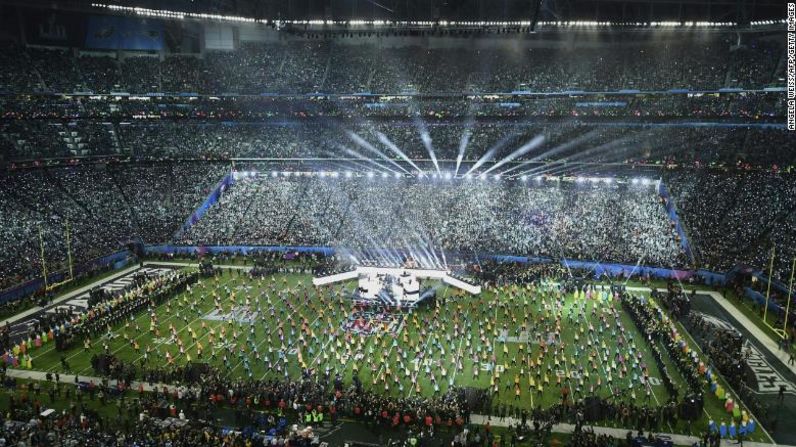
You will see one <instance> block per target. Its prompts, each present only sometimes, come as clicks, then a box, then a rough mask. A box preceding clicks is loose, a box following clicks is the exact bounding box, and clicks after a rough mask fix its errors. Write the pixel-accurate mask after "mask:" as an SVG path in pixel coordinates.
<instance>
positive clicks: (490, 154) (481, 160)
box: [464, 134, 514, 175]
mask: <svg viewBox="0 0 796 447" xmlns="http://www.w3.org/2000/svg"><path fill="white" fill-rule="evenodd" d="M513 137H514V135H513V134H512V135H507V136H505V137H503V138H501V139H500V141H498V142H497V143H495V144H494V145H493V146H492V147H491V148H489V150H488V151H486V153H485V154H484V155H483V156H481V158H479V159H478V161H476V162H475V164H474V165H473V166H471V167H470V169H469V170H468V171H467V172H465V173H464V175H467V174H471V173H472V172H473V171H475V170H476V169H478V168H480V167H481V165H483V164H484V163H486V162H487V161H489V160H491V159H492V157H494V156H495V154H496V153H497V151H499V150H500V149H503V147H504V146H506V144H508V142H509V140H510V139H511V138H513Z"/></svg>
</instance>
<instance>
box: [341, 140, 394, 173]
mask: <svg viewBox="0 0 796 447" xmlns="http://www.w3.org/2000/svg"><path fill="white" fill-rule="evenodd" d="M340 149H342V150H343V151H345V153H347V154H349V155H351V156H354V157H356V158H358V159H360V160H362V161H366V162H368V163H371V164H373V165H376V166H378V167H379V168H381V169H384V170H385V171H390V172H392V173H393V174H395V173H397V172H398V171H396V170H395V169H392V168H390V167H389V166H385V165H383V164H381V163H379V162H377V161H376V160H373V159H370V158H368V157H366V156H364V155H362V154H360V153H358V152H356V151H354V150H352V149H349V148H347V147H343V146H340Z"/></svg>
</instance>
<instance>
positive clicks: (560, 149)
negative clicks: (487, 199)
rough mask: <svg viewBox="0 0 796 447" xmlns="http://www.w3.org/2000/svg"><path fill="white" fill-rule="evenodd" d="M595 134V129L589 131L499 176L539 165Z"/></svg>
mask: <svg viewBox="0 0 796 447" xmlns="http://www.w3.org/2000/svg"><path fill="white" fill-rule="evenodd" d="M597 132H598V131H597V130H596V129H595V130H591V131H589V132H586V133H585V134H583V135H581V136H579V137H576V138H574V139H572V140H570V141H567V142H566V143H564V144H559V145H558V146H556V147H554V148H551V149H550V150H548V151H546V152H544V153H542V154H539V155H537V156H536V157H533V158H532V159H530V160H528V161H525V162H522V163H520V164H518V165H516V166H513V167H511V168H509V169H507V170H505V171H503V172H501V174H500V175H503V174H507V173H509V172H511V171H513V170H515V169H519V168H522V167H523V166H528V165H529V164H532V163H539V162H540V161H541V160H543V159H545V158H550V156H551V155H555V154H559V153H561V152H563V151H565V150H567V149H570V148H572V147H575V146H577V145H579V144H581V143H583V142H584V141H587V140H589V139H590V138H592V137H593V136H594V135H595V134H597ZM532 171H533V169H532V170H531V172H532ZM528 173H529V172H528V171H526V172H523V173H520V174H518V175H522V174H528Z"/></svg>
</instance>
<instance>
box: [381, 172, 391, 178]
mask: <svg viewBox="0 0 796 447" xmlns="http://www.w3.org/2000/svg"><path fill="white" fill-rule="evenodd" d="M388 175H389V174H387V173H386V172H382V173H381V178H387V176H388Z"/></svg>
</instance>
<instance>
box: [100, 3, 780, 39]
mask: <svg viewBox="0 0 796 447" xmlns="http://www.w3.org/2000/svg"><path fill="white" fill-rule="evenodd" d="M533 3H535V4H536V7H535V8H533V14H532V16H531V17H529V18H525V19H519V20H504V21H494V20H491V21H484V20H480V21H476V20H445V19H440V20H373V19H370V20H364V19H356V18H355V19H349V20H329V19H326V20H321V19H313V20H308V19H294V20H285V19H280V18H267V17H262V18H261V17H244V16H236V15H225V14H208V13H200V12H189V11H173V10H166V9H152V8H143V7H134V6H123V5H114V4H108V3H91V6H92V7H93V8H98V9H105V10H109V11H111V12H113V13H118V14H129V15H134V16H140V17H154V18H162V19H166V20H203V21H220V22H233V23H262V24H269V25H271V26H272V27H273V28H274V29H276V30H279V31H281V30H285V31H288V32H290V31H294V30H295V28H294V27H303V28H304V29H305V30H307V29H309V30H314V31H316V32H321V31H320V30H322V29H323V30H324V31H325V32H324V36H341V37H342V36H349V35H352V34H353V33H354V32H357V33H358V34H359V35H360V36H361V35H363V34H365V35H368V36H370V35H373V34H374V32H373V30H377V31H379V32H378V33H375V35H377V36H379V35H381V34H382V33H385V34H386V31H388V30H391V29H392V30H400V29H402V28H407V29H409V28H411V29H418V28H419V29H426V30H428V31H429V32H434V30H436V29H438V28H439V29H442V30H445V31H442V32H443V33H446V32H451V31H447V30H452V29H459V30H461V31H465V32H473V33H475V32H482V31H484V30H488V29H490V28H494V29H497V31H498V33H500V32H503V33H508V32H530V33H533V32H535V31H537V30H539V29H544V28H575V29H583V28H598V29H599V28H616V27H624V28H665V29H676V28H694V27H696V28H728V27H737V26H739V23H738V22H733V21H724V22H713V21H649V22H639V21H596V20H547V21H540V20H538V19H539V12H540V10H541V3H542V2H541V1H540V0H537V1H535V2H533ZM374 5H378V3H375V2H374ZM785 22H786V20H785V19H779V20H757V21H752V22H750V23H749V26H771V25H777V24H784V23H785ZM328 31H331V33H329V32H328Z"/></svg>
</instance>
